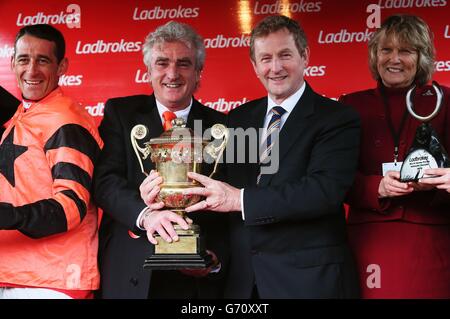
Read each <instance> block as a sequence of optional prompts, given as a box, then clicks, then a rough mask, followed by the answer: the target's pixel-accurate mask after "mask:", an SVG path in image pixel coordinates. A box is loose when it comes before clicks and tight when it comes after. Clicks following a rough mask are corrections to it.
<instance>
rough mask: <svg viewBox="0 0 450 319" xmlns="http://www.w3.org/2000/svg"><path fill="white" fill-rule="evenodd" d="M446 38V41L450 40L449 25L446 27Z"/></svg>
mask: <svg viewBox="0 0 450 319" xmlns="http://www.w3.org/2000/svg"><path fill="white" fill-rule="evenodd" d="M444 38H445V39H450V26H449V25H448V24H447V25H446V26H445V30H444Z"/></svg>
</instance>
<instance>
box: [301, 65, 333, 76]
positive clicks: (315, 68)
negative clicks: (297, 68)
mask: <svg viewBox="0 0 450 319" xmlns="http://www.w3.org/2000/svg"><path fill="white" fill-rule="evenodd" d="M326 68H327V67H326V66H325V65H311V66H308V67H307V68H306V69H305V72H304V73H303V74H304V75H305V76H310V77H314V76H324V75H325V69H326Z"/></svg>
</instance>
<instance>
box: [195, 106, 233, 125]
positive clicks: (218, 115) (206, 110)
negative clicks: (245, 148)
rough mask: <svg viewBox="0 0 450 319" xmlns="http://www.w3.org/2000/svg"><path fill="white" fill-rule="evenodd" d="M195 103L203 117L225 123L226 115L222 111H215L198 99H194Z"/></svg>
mask: <svg viewBox="0 0 450 319" xmlns="http://www.w3.org/2000/svg"><path fill="white" fill-rule="evenodd" d="M196 104H197V106H198V107H199V108H200V110H201V112H202V113H203V115H204V116H205V117H208V118H209V119H211V120H212V121H214V122H215V123H225V118H226V115H225V114H224V113H222V112H219V111H216V110H214V109H212V108H210V107H208V106H206V105H203V104H201V103H200V102H198V101H196Z"/></svg>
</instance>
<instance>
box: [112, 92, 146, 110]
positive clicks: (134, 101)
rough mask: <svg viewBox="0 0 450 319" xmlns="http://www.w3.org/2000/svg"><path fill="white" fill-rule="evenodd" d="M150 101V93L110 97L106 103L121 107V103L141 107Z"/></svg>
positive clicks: (128, 106)
mask: <svg viewBox="0 0 450 319" xmlns="http://www.w3.org/2000/svg"><path fill="white" fill-rule="evenodd" d="M149 102H150V95H144V94H140V95H130V96H122V97H114V98H110V99H108V100H107V101H106V105H108V106H115V107H120V106H121V105H127V108H130V107H131V108H133V107H139V106H141V105H142V104H145V103H149Z"/></svg>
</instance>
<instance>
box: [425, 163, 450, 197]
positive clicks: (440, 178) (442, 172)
mask: <svg viewBox="0 0 450 319" xmlns="http://www.w3.org/2000/svg"><path fill="white" fill-rule="evenodd" d="M424 173H425V174H426V175H431V176H435V177H428V178H421V179H420V180H419V182H420V183H422V184H427V185H431V186H433V187H436V188H438V189H443V190H446V191H447V192H449V193H450V168H433V169H426V170H425V171H424Z"/></svg>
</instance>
